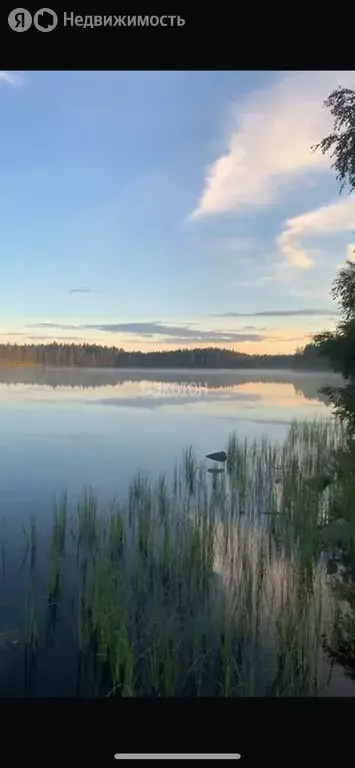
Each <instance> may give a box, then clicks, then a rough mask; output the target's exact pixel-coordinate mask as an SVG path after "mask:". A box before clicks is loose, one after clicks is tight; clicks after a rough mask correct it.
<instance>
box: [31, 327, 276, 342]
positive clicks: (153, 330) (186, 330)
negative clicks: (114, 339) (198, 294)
mask: <svg viewBox="0 0 355 768" xmlns="http://www.w3.org/2000/svg"><path fill="white" fill-rule="evenodd" d="M27 327H28V328H46V329H49V328H53V329H54V328H58V329H59V330H73V331H78V330H92V331H103V332H106V333H117V334H128V335H130V336H140V337H144V338H153V337H155V336H160V337H163V342H164V341H170V340H173V341H174V343H199V342H201V341H202V342H210V343H211V342H220V343H221V342H226V343H228V342H229V343H230V342H239V343H241V342H246V341H262V340H263V338H264V337H263V336H262V335H260V333H237V332H234V331H216V330H207V331H202V330H199V329H197V328H190V327H189V326H178V325H176V326H175V325H164V323H159V322H152V323H102V324H101V323H100V324H99V323H98V324H96V323H95V324H88V325H66V324H61V323H50V322H44V323H34V324H33V325H29V326H27Z"/></svg>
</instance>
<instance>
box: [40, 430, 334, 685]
mask: <svg viewBox="0 0 355 768" xmlns="http://www.w3.org/2000/svg"><path fill="white" fill-rule="evenodd" d="M341 439H342V434H341V429H340V427H339V426H338V425H337V424H336V423H333V422H330V421H328V422H326V421H317V422H314V423H296V422H295V423H293V424H292V426H291V428H290V431H289V434H288V437H287V439H286V440H285V442H284V443H283V444H280V445H279V444H276V445H275V444H272V443H271V442H269V441H268V440H267V439H266V438H263V439H262V440H261V441H258V442H256V441H254V442H247V441H240V440H238V439H237V437H236V436H232V437H231V438H230V439H229V443H228V446H227V464H226V471H225V473H223V474H219V475H216V476H214V477H213V478H211V476H210V475H209V474H208V473H207V472H206V466H205V464H204V463H201V464H199V463H198V461H197V459H196V457H195V456H194V454H193V451H192V449H191V448H190V449H188V450H187V451H186V452H185V453H184V456H183V459H182V462H181V465H180V466H177V467H176V468H175V470H174V473H173V476H172V479H171V481H170V480H168V479H167V477H165V476H162V477H160V478H159V479H158V481H157V483H156V484H155V485H154V484H151V483H149V482H148V480H147V479H146V478H144V477H143V476H142V475H137V476H136V477H135V478H134V479H133V481H132V484H131V486H130V491H129V495H128V501H127V505H126V506H122V505H119V504H118V503H117V502H116V501H113V502H112V504H111V506H110V508H109V509H105V510H100V509H99V502H98V500H97V499H96V498H95V496H94V494H93V493H92V492H88V493H86V494H85V495H84V497H83V499H82V501H81V502H80V503H79V505H78V508H77V513H76V516H74V518H73V517H72V518H71V541H68V539H69V537H68V524H67V523H68V506H67V500H66V499H64V501H63V503H62V504H61V505H60V507H58V508H56V509H55V513H54V518H53V535H52V544H51V565H50V574H49V596H50V599H49V603H50V606H52V607H53V606H56V605H58V604H59V603H60V589H61V575H62V572H63V569H64V565H65V556H66V551H67V549H68V547H69V548H70V547H73V545H74V548H75V558H74V560H75V579H74V580H72V581H71V584H72V587H71V588H72V589H73V598H74V605H75V621H74V630H73V631H74V636H75V643H76V649H77V654H78V659H79V665H80V669H81V670H82V674H83V675H84V677H85V678H86V679H90V681H91V682H92V686H93V691H94V693H95V694H96V695H99V696H145V695H154V696H223V697H225V696H298V695H317V694H319V693H321V691H322V686H323V685H325V682H326V672H327V670H326V667H325V665H324V655H323V650H322V642H323V640H322V639H324V636H327V634H328V635H329V634H330V633H331V631H332V626H333V624H332V622H333V621H334V605H333V603H332V599H331V596H330V593H329V589H328V588H327V577H326V571H325V566H324V562H323V559H322V549H324V541H323V540H322V537H321V533H322V531H324V526H326V524H327V523H328V522H329V520H330V519H331V510H332V508H333V507H332V505H333V504H334V494H335V491H334V490H330V491H329V489H328V490H327V492H326V493H320V492H318V491H315V490H314V488H312V487H310V486H309V482H308V481H309V478H313V479H314V478H315V477H317V476H319V475H320V474H321V473H324V471H325V470H326V468H327V467H328V468H329V471H331V461H332V455H333V452H334V451H335V449H336V448H337V447H338V446H339V444H340V443H341ZM33 537H34V538H35V536H34V533H33ZM73 584H74V586H73ZM52 625H53V622H52ZM28 626H29V637H30V638H31V639H30V640H28V645H29V646H30V647H32V648H33V647H37V634H36V632H35V629H34V627H35V626H36V625H35V624H34V619H33V617H32V614H30V617H29V619H28Z"/></svg>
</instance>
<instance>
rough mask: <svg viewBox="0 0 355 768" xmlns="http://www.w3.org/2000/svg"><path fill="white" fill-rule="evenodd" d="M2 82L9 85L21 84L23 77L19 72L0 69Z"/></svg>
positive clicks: (0, 81)
mask: <svg viewBox="0 0 355 768" xmlns="http://www.w3.org/2000/svg"><path fill="white" fill-rule="evenodd" d="M0 83H7V85H21V84H22V78H21V76H20V75H19V73H18V72H1V71H0Z"/></svg>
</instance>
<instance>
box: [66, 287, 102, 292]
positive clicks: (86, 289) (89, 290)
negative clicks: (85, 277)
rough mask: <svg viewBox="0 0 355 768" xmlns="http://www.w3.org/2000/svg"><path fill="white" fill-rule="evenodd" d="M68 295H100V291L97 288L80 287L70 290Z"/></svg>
mask: <svg viewBox="0 0 355 768" xmlns="http://www.w3.org/2000/svg"><path fill="white" fill-rule="evenodd" d="M69 293H101V291H98V290H97V288H88V287H87V286H82V287H80V288H71V289H70V291H69Z"/></svg>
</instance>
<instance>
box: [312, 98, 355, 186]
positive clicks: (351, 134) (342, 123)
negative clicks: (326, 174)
mask: <svg viewBox="0 0 355 768" xmlns="http://www.w3.org/2000/svg"><path fill="white" fill-rule="evenodd" d="M324 106H325V107H326V108H327V109H329V110H330V113H331V115H332V117H333V120H334V130H333V132H332V133H331V134H330V135H329V136H326V137H325V138H324V139H322V141H320V142H319V144H316V146H315V147H314V150H317V149H320V150H321V152H322V153H323V155H325V154H327V153H330V156H331V157H332V158H334V160H333V163H332V168H334V170H335V172H336V177H337V179H338V181H339V183H340V190H341V191H342V190H343V189H344V187H345V186H346V185H349V186H350V190H353V189H355V91H352V90H350V89H349V88H340V87H339V88H336V89H335V90H334V91H332V93H331V94H330V95H329V96H328V98H327V99H326V100H325V102H324Z"/></svg>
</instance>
